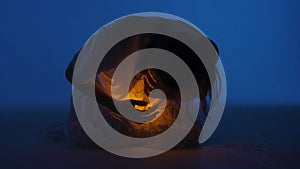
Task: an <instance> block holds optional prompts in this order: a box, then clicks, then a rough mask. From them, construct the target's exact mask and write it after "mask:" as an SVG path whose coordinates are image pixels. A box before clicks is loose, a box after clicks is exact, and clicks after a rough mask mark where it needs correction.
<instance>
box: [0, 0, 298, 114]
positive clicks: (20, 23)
mask: <svg viewBox="0 0 300 169" xmlns="http://www.w3.org/2000/svg"><path fill="white" fill-rule="evenodd" d="M299 5H300V3H299V1H298V2H297V1H296V0H295V1H287V0H276V1H275V0H264V1H261V0H251V1H238V0H236V1H232V0H231V1H229V0H227V1H216V0H210V1H205V2H204V1H200V0H199V1H196V0H195V1H186V0H185V1H180V2H179V1H178V2H177V1H175V0H165V1H161V0H148V1H145V0H138V1H132V0H131V1H99V0H94V1H79V0H73V1H61V0H48V1H46V0H27V1H21V0H19V1H15V0H6V1H1V5H0V21H1V26H0V37H1V41H0V49H1V51H0V52H1V58H0V77H1V80H0V82H1V84H0V86H1V89H0V90H1V97H0V108H12V107H18V108H23V107H45V106H46V107H47V106H51V107H61V106H68V103H69V97H70V93H71V86H70V84H69V83H68V82H67V81H66V80H65V77H64V71H65V68H66V66H67V64H68V62H69V61H70V59H71V58H72V56H73V54H74V53H75V52H76V51H77V50H78V49H79V48H81V46H82V45H83V44H84V42H85V41H86V40H87V39H88V38H89V36H90V35H91V34H92V33H94V32H95V31H96V30H97V29H98V28H100V27H101V26H102V25H104V24H106V23H108V22H110V21H112V20H114V19H116V18H118V17H121V16H124V15H127V14H131V13H136V12H146V11H156V12H166V13H170V14H174V15H177V16H179V17H182V18H185V19H187V20H189V21H190V22H192V23H194V24H195V25H196V26H198V27H199V28H200V29H201V30H202V31H203V32H204V33H205V34H207V35H208V36H210V37H211V38H212V39H213V40H214V41H215V42H216V43H217V44H218V46H219V49H220V52H221V57H222V61H223V64H224V68H225V71H226V75H227V85H228V97H227V98H228V99H227V103H228V104H242V105H258V104H268V105H270V104H285V105H290V104H299V103H300V98H299V94H300V89H299V85H300V76H299V72H300V68H299V66H300V62H299V61H300V58H299V53H298V49H299V45H300V31H299V30H300V26H299V25H300V24H299V21H300V12H299Z"/></svg>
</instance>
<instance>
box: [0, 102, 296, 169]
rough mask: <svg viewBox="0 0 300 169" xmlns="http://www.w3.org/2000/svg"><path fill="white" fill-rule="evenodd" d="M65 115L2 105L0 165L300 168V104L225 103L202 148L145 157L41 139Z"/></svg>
mask: <svg viewBox="0 0 300 169" xmlns="http://www.w3.org/2000/svg"><path fill="white" fill-rule="evenodd" d="M66 116H67V109H45V110H43V109H40V110H38V109H36V110H26V111H24V110H22V111H21V110H1V112H0V119H1V124H0V132H1V139H0V168H1V169H15V168H16V169H23V168H24V169H27V168H28V169H48V168H49V169H52V168H53V169H54V168H55V169H59V168H64V169H68V168H70V169H77V168H78V169H79V168H84V169H89V168H104V169H106V168H116V169H118V168H131V169H134V168H143V169H144V168H152V169H153V168H155V169H160V168H189V169H192V168H198V169H199V168H210V169H214V168H216V169H219V168H223V169H224V168H225V169H226V168H228V169H234V168H243V169H244V168H252V169H255V168H270V169H288V168H295V169H297V168H300V127H299V122H300V106H289V107H288V106H281V107H279V106H275V107H274V106H269V107H266V106H265V107H262V106H260V107H241V106H239V107H237V106H234V107H233V106H231V107H230V106H227V107H226V110H225V112H224V115H223V118H222V120H221V123H220V124H219V127H218V128H217V130H216V132H215V133H214V135H213V136H212V137H211V138H210V139H209V140H208V141H207V142H206V143H205V144H204V145H202V146H201V147H199V148H193V149H183V150H171V151H169V152H167V153H164V154H162V155H159V156H155V157H151V158H146V159H128V158H123V157H119V156H116V155H112V154H110V153H108V152H106V151H103V150H95V149H83V148H76V147H74V146H72V145H69V144H67V143H63V142H60V143H59V142H58V143H54V142H51V141H49V140H46V139H43V137H42V135H41V133H40V131H41V128H42V127H43V126H45V125H47V124H49V123H50V122H51V121H55V120H59V121H65V119H66Z"/></svg>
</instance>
